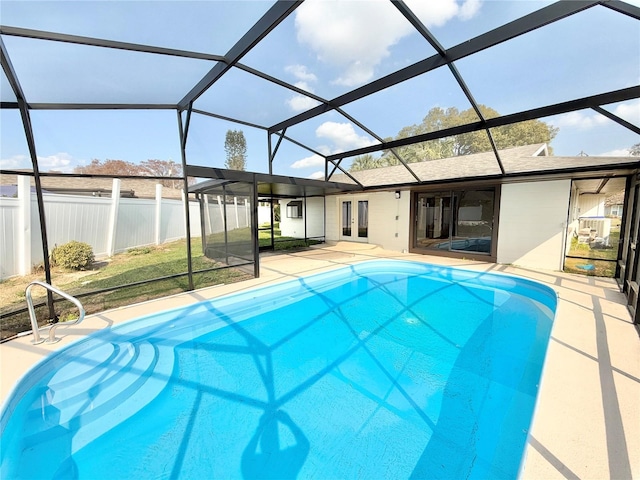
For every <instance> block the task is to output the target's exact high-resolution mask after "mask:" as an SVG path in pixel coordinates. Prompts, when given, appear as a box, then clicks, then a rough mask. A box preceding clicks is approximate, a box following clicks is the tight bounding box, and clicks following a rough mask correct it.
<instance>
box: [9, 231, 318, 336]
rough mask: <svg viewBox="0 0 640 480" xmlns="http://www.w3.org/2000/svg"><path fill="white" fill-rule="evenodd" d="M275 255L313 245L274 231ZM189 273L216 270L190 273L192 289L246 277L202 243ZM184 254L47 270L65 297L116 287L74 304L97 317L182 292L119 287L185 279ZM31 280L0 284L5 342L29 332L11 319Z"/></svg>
mask: <svg viewBox="0 0 640 480" xmlns="http://www.w3.org/2000/svg"><path fill="white" fill-rule="evenodd" d="M275 226H276V230H275V234H276V235H275V236H276V243H275V249H276V250H285V249H291V248H297V247H305V246H308V245H309V244H313V243H321V242H318V241H313V240H308V241H306V242H305V240H304V239H302V240H300V239H293V238H288V237H281V236H280V233H281V232H280V229H279V228H277V227H278V226H279V225H277V224H276V225H275ZM227 238H228V241H229V242H232V243H233V242H238V243H250V242H251V231H250V229H248V228H246V229H237V230H233V231H230V232H228V236H227ZM207 241H208V242H209V243H211V242H216V243H224V234H216V235H210V236H208V238H207ZM259 243H260V245H270V244H271V234H270V231H260V232H259ZM191 251H192V267H193V271H194V272H197V271H198V270H206V269H211V268H217V269H216V270H213V271H209V272H202V273H194V275H193V281H194V287H195V288H202V287H206V286H210V285H216V284H222V283H234V282H238V281H242V280H245V279H248V278H252V275H250V274H248V273H246V272H245V271H243V270H241V269H239V268H220V267H222V266H223V264H220V263H217V262H216V261H214V260H211V259H209V258H207V257H205V256H204V254H203V253H202V243H201V240H200V239H199V238H197V239H196V238H194V239H192V240H191ZM186 272H187V254H186V242H185V241H184V240H179V241H176V242H171V243H167V244H164V245H160V246H144V247H136V248H132V249H130V250H128V251H127V252H124V253H120V254H117V255H114V256H113V257H112V258H111V259H109V260H108V261H103V262H96V263H95V264H94V266H93V267H92V269H90V270H86V271H79V272H78V271H66V270H64V269H61V268H57V267H55V268H52V271H51V273H52V283H53V284H54V285H55V286H56V287H58V288H60V289H62V290H63V291H65V292H67V293H69V294H71V295H74V296H76V295H81V294H83V293H90V292H96V291H99V290H104V289H108V288H114V287H120V288H118V289H117V290H112V291H109V292H103V293H95V294H89V295H87V296H86V297H82V298H81V299H80V300H81V302H82V304H83V306H84V308H85V310H86V312H87V314H91V313H96V312H100V311H103V310H107V309H110V308H115V307H119V306H123V305H130V304H133V303H139V302H142V301H146V300H151V299H155V298H160V297H164V296H167V295H172V294H175V293H179V292H184V291H186V290H187V289H188V287H189V285H188V278H187V276H186V275H184V276H182V277H177V278H169V279H164V280H158V281H154V282H151V283H145V284H142V285H136V286H131V287H121V286H122V285H128V284H132V283H136V282H142V281H145V280H153V279H158V278H162V277H167V276H171V275H174V274H186ZM33 280H42V281H44V274H43V273H42V272H38V273H35V274H33V275H28V276H23V277H13V278H10V279H8V280H5V281H3V282H0V315H2V318H0V339H5V338H9V337H11V336H13V335H15V334H16V333H19V332H22V331H27V330H30V329H31V326H30V321H29V316H28V314H27V313H26V312H24V313H16V314H14V313H12V312H15V311H16V310H20V309H22V308H24V307H26V302H25V293H24V291H25V288H26V286H27V285H28V284H29V283H30V282H31V281H33ZM32 294H33V298H34V302H35V303H36V304H37V303H39V302H41V301H44V298H45V296H46V291H45V290H44V289H43V288H39V287H34V288H33V290H32ZM55 310H56V314H57V316H58V318H60V319H61V320H70V319H73V318H75V317H76V316H77V314H76V312H77V310H76V309H75V307H74V306H73V304H71V303H70V302H67V301H60V302H56V304H55ZM36 314H37V318H38V321H39V323H40V324H41V325H42V324H45V323H46V322H47V321H48V317H49V314H48V310H47V308H46V307H38V308H37V309H36Z"/></svg>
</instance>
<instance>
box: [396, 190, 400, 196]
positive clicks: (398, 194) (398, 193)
mask: <svg viewBox="0 0 640 480" xmlns="http://www.w3.org/2000/svg"><path fill="white" fill-rule="evenodd" d="M396 198H400V190H396Z"/></svg>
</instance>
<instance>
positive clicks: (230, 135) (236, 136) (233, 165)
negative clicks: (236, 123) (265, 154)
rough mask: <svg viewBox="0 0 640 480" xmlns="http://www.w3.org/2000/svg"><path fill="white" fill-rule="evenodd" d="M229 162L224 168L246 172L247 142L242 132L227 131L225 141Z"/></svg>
mask: <svg viewBox="0 0 640 480" xmlns="http://www.w3.org/2000/svg"><path fill="white" fill-rule="evenodd" d="M224 151H225V152H226V154H227V160H226V161H225V162H224V166H225V167H226V168H228V169H230V170H245V165H246V162H247V141H246V140H245V138H244V133H243V132H242V130H227V135H226V138H225V140H224Z"/></svg>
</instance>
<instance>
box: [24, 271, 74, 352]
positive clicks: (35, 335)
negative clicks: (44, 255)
mask: <svg viewBox="0 0 640 480" xmlns="http://www.w3.org/2000/svg"><path fill="white" fill-rule="evenodd" d="M34 285H40V286H41V287H44V288H46V289H47V290H50V291H52V292H53V293H56V294H58V295H60V296H61V297H63V298H65V299H67V300H69V301H70V302H71V303H73V304H74V305H75V306H76V307H78V312H79V313H80V315H79V316H78V319H77V320H75V321H73V322H64V325H66V326H69V325H77V324H78V323H80V322H81V321H82V320H83V319H84V314H85V312H84V307H83V306H82V304H81V303H80V300H78V299H77V298H75V297H72V296H71V295H69V294H68V293H65V292H63V291H62V290H59V289H57V288H56V287H54V286H52V285H49V284H48V283H45V282H40V281H38V280H34V281H33V282H31V283H30V284H29V285H27V288H26V290H25V291H24V293H25V296H26V297H27V308H28V309H29V317H30V319H31V329H32V330H33V340H31V343H32V344H33V345H38V344H39V343H42V342H44V339H43V338H40V330H39V328H38V321H37V319H36V310H35V308H34V307H33V298H31V287H33V286H34ZM60 325H61V324H60V323H56V324H53V325H51V328H50V329H49V339H48V340H47V343H49V344H51V343H56V342H57V341H59V340H60V339H59V338H56V333H55V331H56V328H57V327H59V326H60Z"/></svg>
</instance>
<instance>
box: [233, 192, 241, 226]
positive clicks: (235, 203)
mask: <svg viewBox="0 0 640 480" xmlns="http://www.w3.org/2000/svg"><path fill="white" fill-rule="evenodd" d="M233 205H234V206H235V207H236V208H235V212H236V228H240V220H238V197H233Z"/></svg>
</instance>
